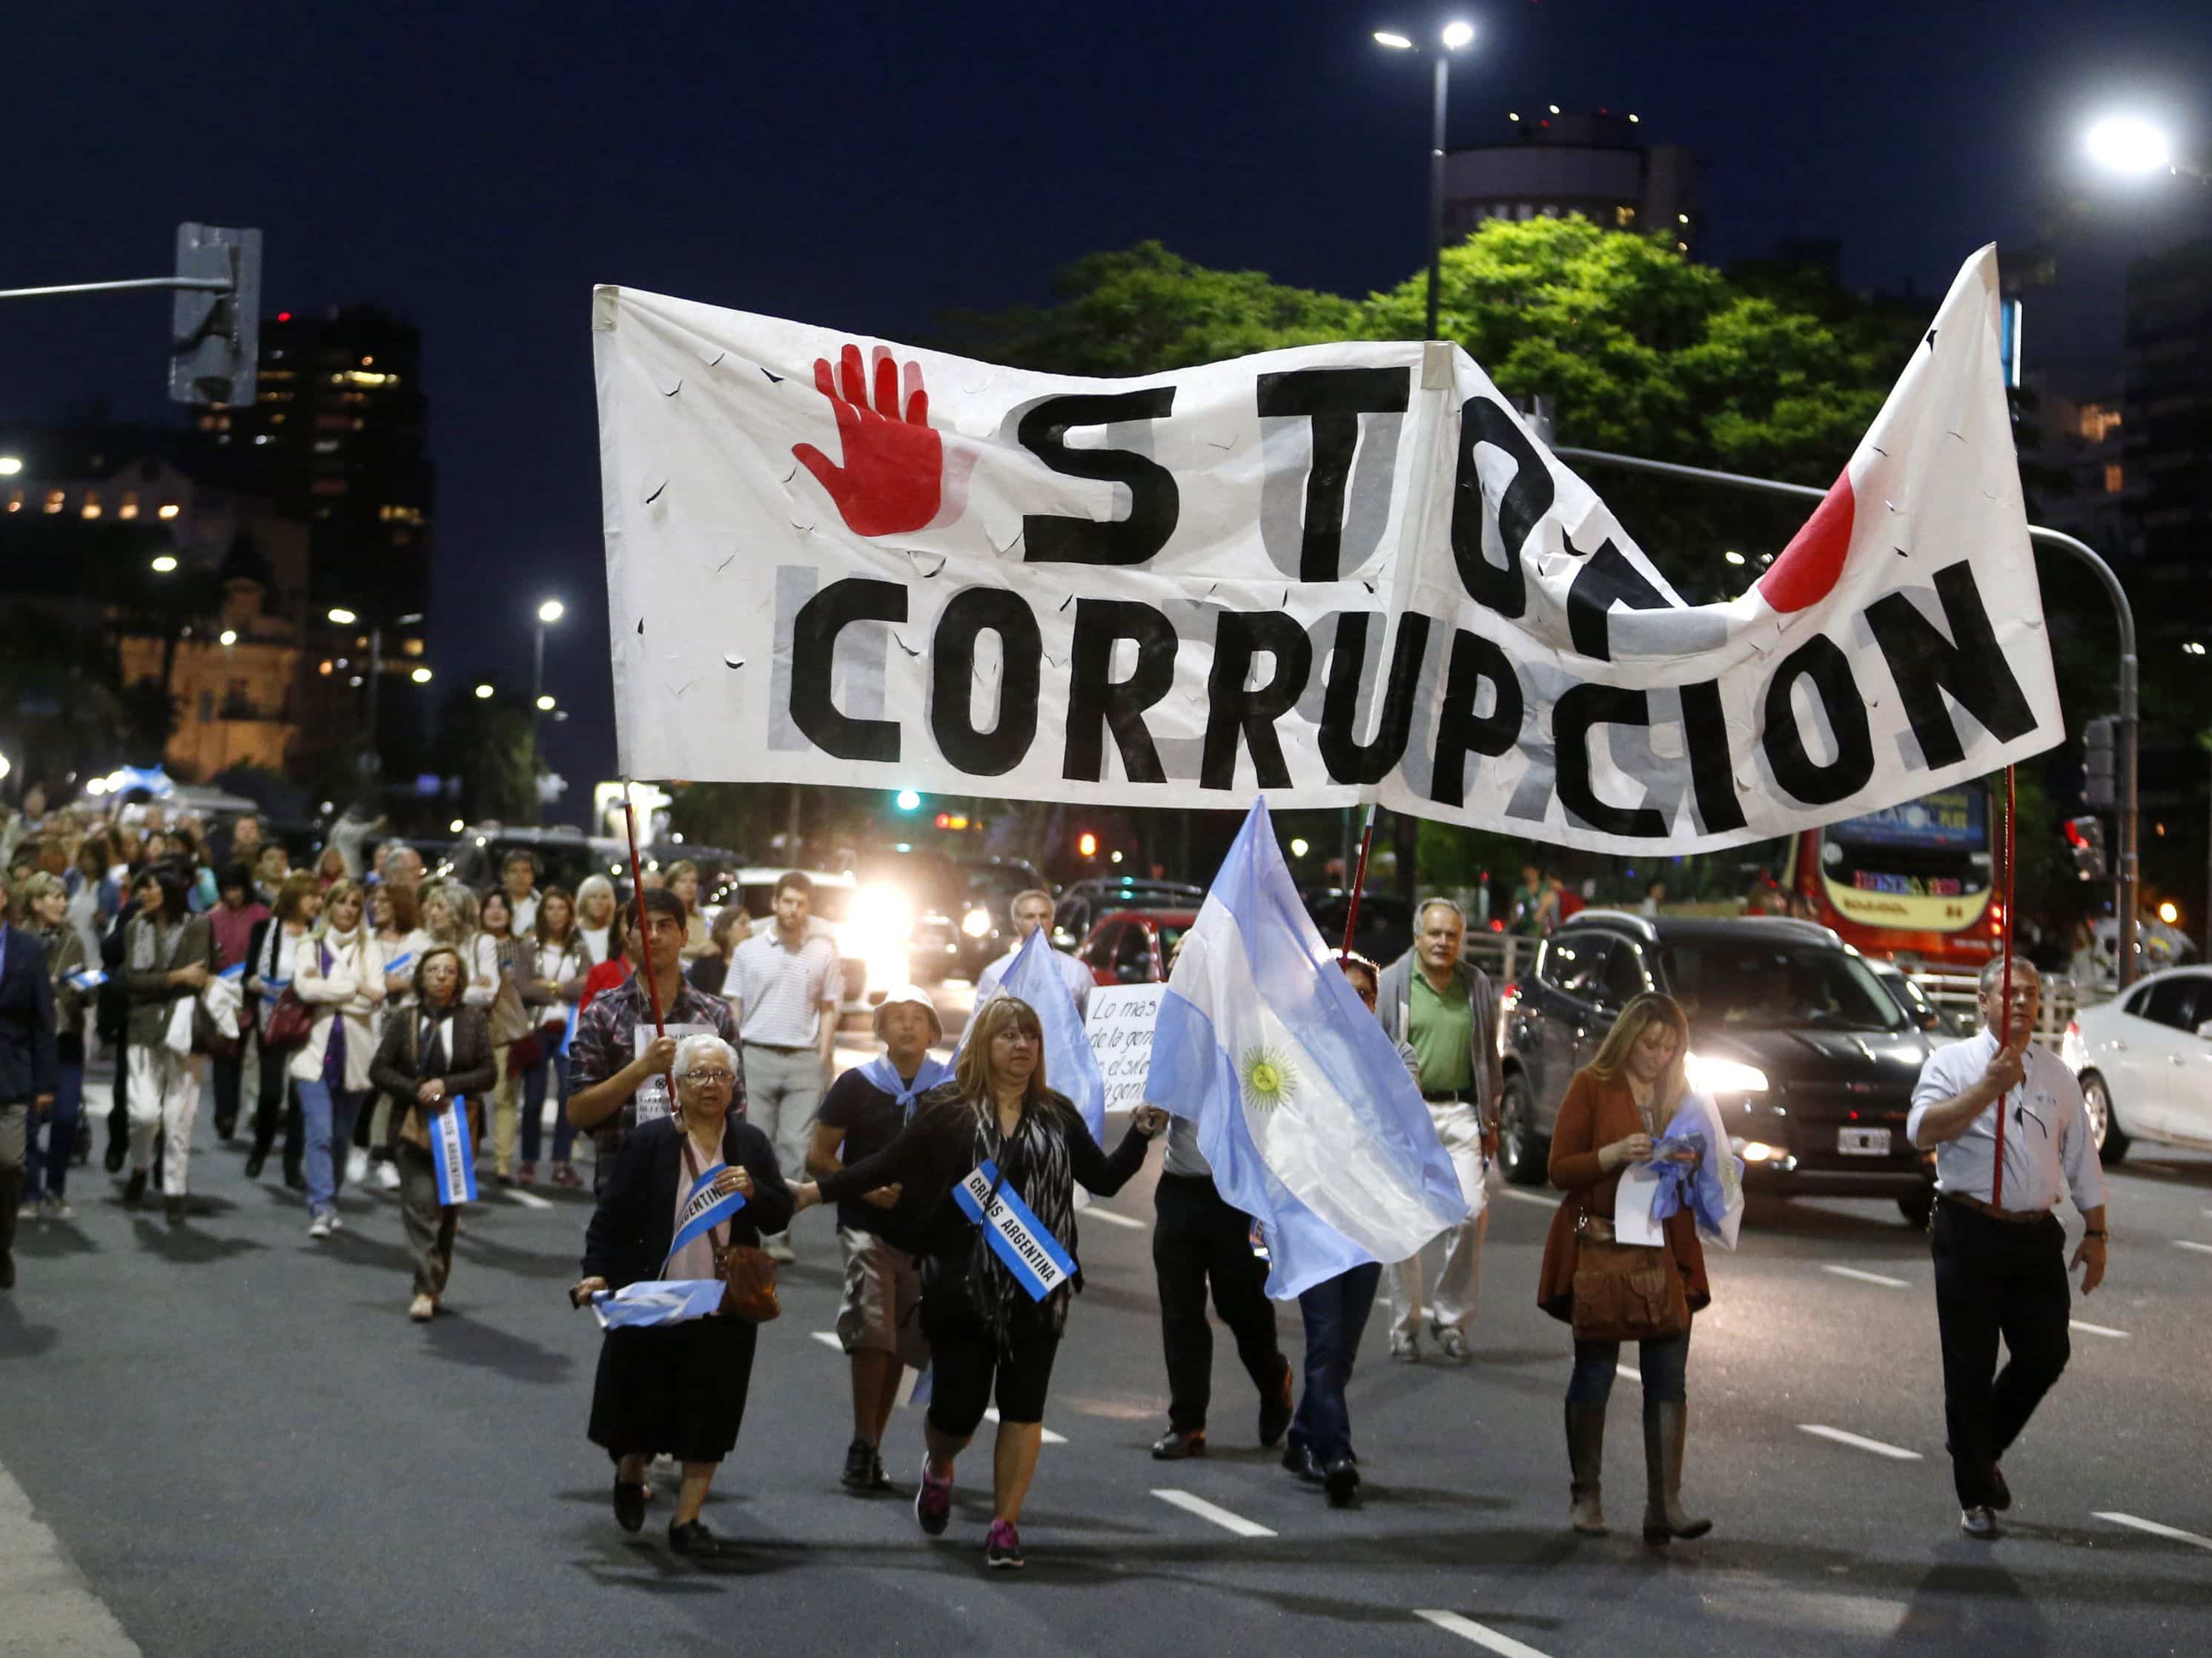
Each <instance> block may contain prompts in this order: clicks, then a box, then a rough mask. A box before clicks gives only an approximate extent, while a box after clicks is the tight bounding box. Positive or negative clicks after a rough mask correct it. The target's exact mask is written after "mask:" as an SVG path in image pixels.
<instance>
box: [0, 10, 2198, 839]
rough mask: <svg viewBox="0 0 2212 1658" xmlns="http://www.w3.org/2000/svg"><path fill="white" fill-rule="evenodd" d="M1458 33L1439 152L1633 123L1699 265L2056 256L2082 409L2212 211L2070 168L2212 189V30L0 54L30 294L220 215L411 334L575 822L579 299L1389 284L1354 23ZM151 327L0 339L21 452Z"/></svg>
mask: <svg viewBox="0 0 2212 1658" xmlns="http://www.w3.org/2000/svg"><path fill="white" fill-rule="evenodd" d="M1455 15H1457V16H1466V17H1468V18H1469V19H1470V20H1471V21H1474V23H1475V24H1476V26H1477V27H1478V30H1479V31H1480V33H1479V37H1478V39H1477V41H1476V44H1475V46H1474V48H1473V49H1472V50H1471V51H1470V52H1468V53H1466V54H1463V55H1462V58H1460V59H1459V60H1458V61H1459V67H1458V69H1457V71H1456V72H1455V76H1454V100H1453V117H1452V124H1451V125H1452V142H1453V143H1455V144H1467V143H1481V142H1486V141H1492V140H1502V139H1503V138H1504V137H1505V136H1506V122H1505V112H1506V111H1507V110H1508V109H1510V108H1511V109H1526V108H1527V107H1528V106H1529V105H1531V104H1541V103H1546V102H1550V103H1557V104H1559V105H1560V106H1562V107H1565V108H1569V109H1574V108H1595V107H1597V106H1610V107H1612V108H1613V109H1615V110H1627V109H1633V110H1635V111H1637V112H1638V113H1639V114H1640V115H1641V116H1642V117H1643V130H1644V132H1646V133H1647V134H1649V135H1650V137H1651V138H1652V139H1653V140H1655V141H1671V142H1678V143H1688V144H1690V145H1692V147H1694V149H1696V150H1697V151H1698V153H1699V157H1700V160H1701V162H1702V164H1703V166H1704V167H1705V201H1706V209H1707V211H1706V240H1705V245H1704V246H1703V248H1702V250H1701V252H1703V253H1704V254H1705V256H1706V257H1708V258H1712V259H1714V260H1716V261H1719V262H1723V263H1725V262H1726V261H1727V260H1729V259H1730V258H1736V257H1740V256H1744V255H1754V254H1759V253H1764V252H1771V250H1772V249H1773V247H1774V246H1775V245H1776V244H1777V243H1778V242H1779V241H1781V240H1784V239H1786V238H1790V237H1796V236H1833V237H1838V238H1840V239H1841V240H1842V241H1843V244H1844V277H1845V280H1846V281H1847V282H1850V284H1852V285H1853V286H1861V287H1879V288H1885V289H1889V290H1893V291H1894V290H1899V289H1901V288H1903V287H1904V286H1905V283H1906V282H1911V283H1913V284H1915V285H1916V288H1917V291H1918V292H1919V293H1921V294H1923V295H1927V296H1928V298H1929V306H1930V308H1931V309H1932V308H1933V305H1934V302H1935V299H1936V296H1938V295H1940V294H1941V292H1942V288H1943V286H1944V285H1945V283H1946V282H1948V279H1949V277H1950V276H1951V274H1952V273H1953V271H1954V270H1955V269H1956V267H1957V265H1958V264H1959V262H1960V260H1961V259H1962V258H1964V257H1965V256H1966V254H1968V253H1969V252H1972V250H1973V248H1974V247H1975V246H1978V244H1980V243H1982V242H1984V241H1987V240H1991V239H1996V240H1998V241H2000V242H2019V241H2026V240H2034V239H2035V238H2037V237H2039V236H2045V235H2048V236H2050V238H2051V240H2052V242H2053V245H2054V246H2056V247H2057V251H2058V252H2059V255H2060V260H2061V265H2060V269H2061V274H2062V282H2063V292H2062V293H2061V294H2059V295H2057V296H2053V297H2051V298H2050V299H2046V300H2043V301H2035V302H2033V303H2032V306H2031V309H2030V312H2029V319H2028V324H2027V347H2028V351H2029V354H2030V358H2031V362H2032V363H2033V362H2036V361H2041V362H2043V363H2044V364H2045V365H2046V366H2050V367H2054V368H2056V367H2061V366H2063V367H2064V368H2066V369H2067V370H2068V371H2069V380H2067V382H2066V383H2067V385H2068V386H2070V387H2072V388H2074V389H2078V390H2084V391H2087V390H2094V389H2096V387H2097V386H2098V384H2099V383H2100V382H2103V383H2106V384H2109V385H2112V386H2117V380H2118V293H2119V286H2118V273H2119V271H2120V270H2122V268H2123V267H2124V262H2125V260H2126V259H2127V258H2129V257H2131V256H2133V255H2135V254H2136V253H2140V252H2148V251H2151V250H2153V249H2154V248H2156V247H2158V246H2161V245H2163V244H2164V243H2166V242H2168V241H2170V240H2174V239H2175V238H2176V237H2177V236H2178V235H2179V234H2182V233H2183V232H2185V231H2186V230H2188V229H2190V228H2192V227H2193V228H2197V229H2199V230H2201V229H2202V228H2204V227H2205V226H2206V225H2207V224H2212V191H2208V190H2206V189H2205V188H2204V187H2203V186H2198V185H2190V184H2189V183H2188V182H2187V181H2185V180H2176V179H2163V180H2160V181H2156V182H2155V183H2154V184H2151V185H2130V186H2112V185H2094V184H2093V183H2092V181H2090V180H2089V179H2087V177H2086V175H2085V172H2084V169H2083V168H2082V167H2081V166H2080V165H2079V164H2078V163H2077V161H2075V155H2076V154H2077V150H2078V134H2079V131H2080V129H2081V124H2082V121H2083V119H2084V118H2085V117H2086V116H2087V114H2088V113H2089V112H2091V111H2093V110H2100V109H2105V108H2120V107H2125V108H2127V109H2130V110H2131V111H2134V112H2142V113H2146V114H2151V115H2154V116H2158V117H2160V118H2164V119H2166V121H2167V122H2169V123H2170V125H2171V126H2172V130H2173V131H2175V133H2176V135H2177V137H2178V138H2179V141H2180V143H2181V146H2182V148H2183V149H2185V151H2186V152H2187V153H2190V154H2193V155H2197V156H2200V157H2203V156H2207V155H2212V6H2208V5H2206V4H2204V3H2203V0H2165V3H2148V0H2147V3H2104V4H2100V5H2084V4H2082V3H2080V0H2063V3H2062V0H2024V3H2014V4H2009V5H2003V6H1999V5H1992V4H1971V3H1960V0H1934V3H1932V4H1930V3H1922V4H1916V5H1911V6H1905V5H1882V4H1859V5H1855V6H1820V7H1795V6H1784V5H1778V4H1771V3H1770V4H1757V3H1752V0H1726V3H1705V4H1696V3H1680V4H1671V5H1653V4H1651V3H1650V0H1633V3H1632V0H1541V3H1530V0H1510V3H1509V0H1485V3H1476V4H1470V5H1468V6H1466V7H1463V8H1456V9H1449V8H1442V7H1437V6H1434V5H1432V4H1431V3H1428V0H1420V3H1416V4H1411V5H1396V4H1393V3H1387V0H1376V3H1374V4H1372V5H1370V4H1366V3H1360V0H1354V3H1350V4H1346V3H1328V0H1277V3H1272V4H1265V5H1254V4H1238V3H1233V0H1217V3H1214V4H1211V5H1200V6H1194V5H1190V4H1188V3H1178V4H1155V3H1141V4H1139V3H1125V4H1121V5H1083V6H1072V7H1051V6H1041V5H1037V4H1036V3H1034V0H1032V3H1027V4H1021V5H1012V4H1000V3H979V0H965V3H957V4H950V5H945V4H940V5H935V6H898V7H891V6H869V5H842V6H841V5H799V6H780V7H755V6H750V5H745V4H742V3H739V4H727V3H724V4H717V5H663V4H651V3H638V0H631V3H626V4H623V5H621V6H611V7H588V8H585V7H574V8H572V7H564V6H547V5H544V4H535V5H521V4H512V5H493V4H483V3H470V0H456V3H453V4H451V5H447V6H442V7H436V8H433V7H430V6H428V5H386V6H380V7H363V6H353V5H349V6H331V5H313V4H295V5H290V6H278V5H257V6H252V7H248V6H243V5H238V4H231V5H223V4H221V3H216V4H212V5H208V6H201V7H184V6H177V5H174V4H173V3H172V4H161V5H84V6H64V7H52V6H50V7H39V8H19V9H16V11H15V14H14V15H11V17H10V18H9V30H8V52H7V55H8V59H9V62H8V71H7V79H8V95H7V97H6V99H5V100H0V150H4V154H5V155H7V157H8V163H7V173H8V185H7V191H6V196H5V203H6V205H5V209H4V213H5V223H6V224H7V226H8V228H9V233H10V234H8V236H7V237H6V240H5V246H4V249H0V285H6V286H14V285H20V284H29V283H34V282H69V281H84V280H89V279H94V278H106V277H118V276H155V275H160V274H163V273H165V272H166V271H167V269H168V267H169V260H170V255H171V246H172V238H173V234H174V227H175V224H176V223H177V222H178V221H179V220H182V219H202V220H205V221H209V222H215V223H220V224H231V225H237V224H248V225H256V226H258V227H260V228H261V229H262V231H263V233H264V237H265V239H266V246H267V249H268V275H267V280H266V285H265V287H264V310H267V311H271V312H273V311H275V310H276V309H279V308H289V309H292V310H295V311H301V312H314V311H319V310H320V309H322V308H324V307H327V306H329V305H331V304H334V303H341V302H354V301H371V302H374V303H377V304H380V305H382V306H384V307H386V308H387V309H390V310H392V311H393V312H396V313H398V314H400V315H403V316H404V317H407V318H409V319H411V320H413V321H414V322H415V323H416V324H417V325H419V326H420V327H421V329H422V333H423V336H424V353H425V365H424V379H425V382H426V385H427V387H428V394H429V397H430V399H431V411H432V412H431V423H432V436H433V454H434V458H435V461H436V464H437V467H438V508H439V511H438V522H437V538H438V548H439V553H438V556H439V568H438V574H437V592H436V601H435V602H436V608H437V615H436V616H435V627H434V629H433V634H432V639H431V645H432V651H433V656H432V659H433V661H434V662H435V664H436V665H438V666H439V668H440V671H441V678H443V679H445V680H446V681H447V683H451V682H452V681H453V680H454V679H458V678H460V677H464V676H471V677H474V676H483V675H487V674H489V675H491V676H493V677H501V678H503V679H504V680H505V681H506V682H507V683H509V684H511V685H520V684H522V683H525V682H526V678H527V676H528V673H529V652H530V633H529V623H528V617H529V616H530V615H531V613H532V611H534V610H535V608H536V603H537V600H538V598H540V597H542V596H544V595H545V594H549V593H556V594H558V595H560V596H561V597H562V598H566V599H567V600H568V602H569V604H570V607H571V611H570V618H569V620H568V622H567V623H563V624H562V628H561V629H559V630H558V632H557V633H556V641H555V644H554V646H553V647H552V649H551V653H550V659H549V670H548V680H549V687H550V689H552V690H553V691H554V692H555V693H556V695H558V696H559V697H560V699H561V701H562V704H563V706H564V707H568V708H573V709H574V711H575V714H576V717H575V718H574V720H571V721H570V723H568V725H566V726H561V727H558V728H556V729H555V730H554V731H553V732H551V733H550V735H551V739H552V750H553V755H552V757H553V761H554V763H555V765H556V768H558V769H560V770H561V771H562V772H563V773H564V774H566V775H567V776H568V778H569V779H570V780H571V783H572V792H571V795H570V803H571V806H572V807H573V806H574V805H575V804H576V801H577V797H578V794H579V793H581V794H582V795H583V796H584V798H585V799H586V800H587V799H588V786H589V784H590V782H591V781H592V780H593V779H595V778H598V777H603V776H606V775H609V774H611V767H612V765H613V726H612V723H611V718H610V717H609V713H608V709H609V701H610V693H609V684H608V677H607V670H606V665H605V664H606V654H605V615H604V611H605V606H604V602H603V596H604V593H605V586H604V580H603V577H602V574H601V544H600V531H599V467H598V459H597V455H596V452H595V437H596V422H595V416H594V411H593V405H592V369H591V341H590V337H589V331H588V314H587V302H588V296H589V292H590V288H591V287H592V284H593V283H595V282H620V283H623V284H624V285H626V286H635V287H641V288H656V289H659V290H661V291H663V292H666V293H671V294H676V295H684V296H685V297H688V298H691V299H696V300H702V301H711V302H714V303H720V304H725V305H729V306H733V307H741V308H744V309H747V310H753V311H761V312H767V313H776V314H781V315H785V316H790V317H794V318H799V319H805V320H807V321H811V322H817V323H823V324H827V325H835V326H839V327H842V328H846V329H849V330H853V331H856V332H859V333H862V334H868V333H881V334H884V335H888V336H891V337H899V336H902V335H906V336H911V335H913V334H915V333H919V332H922V331H926V330H927V327H928V325H929V323H930V319H932V318H933V317H934V316H935V315H937V314H938V313H941V312H943V311H945V310H947V309H951V308H954V307H981V308H988V307H1000V306H1006V305H1010V304H1015V303H1019V302H1023V301H1034V300H1042V299H1044V298H1046V297H1047V296H1048V283H1049V280H1050V277H1051V275H1052V273H1053V271H1054V270H1055V269H1056V268H1057V267H1058V266H1060V264H1064V263H1065V262H1066V261H1067V260H1069V259H1070V258H1074V257H1075V256H1077V255H1079V254H1081V253H1085V252H1091V251H1093V250H1097V249H1102V248H1111V247H1119V246H1127V244H1129V243H1131V242H1133V241H1135V240H1139V239H1140V238H1143V237H1146V236H1156V237H1158V238H1160V239H1161V240H1164V241H1165V242H1166V243H1167V244H1168V245H1169V246H1170V247H1172V248H1174V249H1176V251H1177V252H1182V253H1183V254H1185V255H1187V256H1188V257H1190V258H1194V259H1198V260H1200V261H1202V262H1205V263H1207V264H1218V265H1225V266H1233V267H1250V268H1258V269H1261V270H1267V271H1269V272H1270V273H1272V274H1273V275H1274V276H1277V277H1279V278H1280V279H1282V280H1284V281H1288V282H1299V283H1303V284H1307V285H1310V286H1315V287H1322V288H1334V289H1337V290H1339V291H1342V292H1346V293H1353V294H1358V293H1364V292H1366V291H1368V290H1370V289H1371V288H1376V287H1381V286H1385V285H1388V284H1390V283H1394V282H1396V281H1398V280H1400V279H1401V278H1402V277H1403V276H1406V275H1407V273H1408V272H1410V271H1412V270H1414V269H1415V268H1416V267H1417V266H1418V265H1419V264H1420V263H1421V261H1422V259H1423V258H1424V252H1423V243H1422V237H1423V234H1424V220H1425V199H1426V196H1425V191H1426V170H1425V162H1424V152H1425V148H1426V143H1427V135H1426V128H1427V119H1428V116H1427V107H1426V77H1425V70H1424V69H1423V67H1422V65H1420V64H1418V63H1415V62H1412V61H1409V60H1408V59H1407V58H1405V57H1404V56H1402V55H1400V54H1394V53H1390V52H1384V51H1382V50H1381V49H1379V48H1376V47H1375V46H1371V45H1370V43H1369V41H1368V32H1369V31H1370V29H1372V28H1376V27H1401V28H1407V29H1408V30H1414V29H1432V28H1433V27H1434V26H1435V25H1436V24H1437V23H1439V22H1441V21H1443V19H1444V18H1445V17H1447V16H1455ZM168 304H169V301H168V298H167V295H161V296H159V297H130V298H104V299H85V300H71V301H19V302H16V303H15V304H13V305H11V306H10V307H9V308H8V310H7V311H6V313H4V324H5V325H4V326H0V418H16V419H27V420H60V419H64V418H68V417H70V416H76V415H81V414H82V413H83V412H85V411H86V410H88V409H89V408H92V407H94V406H96V405H99V404H103V403H104V404H105V405H106V407H107V409H108V410H110V411H111V412H112V414H114V415H115V416H118V417H128V418H153V419H165V418H167V417H168V416H167V415H166V414H165V413H164V412H163V411H164V409H165V407H166V405H164V404H162V403H161V388H162V385H163V379H164V375H165V373H166V366H165V356H164V352H165V344H164V342H165V340H166V326H167V310H168ZM2062 350H2063V359H2062V357H2061V355H2060V354H2061V353H2062ZM1633 527H1634V526H1633V525H1632V526H1631V528H1633ZM563 815H574V813H573V812H568V813H564V814H563Z"/></svg>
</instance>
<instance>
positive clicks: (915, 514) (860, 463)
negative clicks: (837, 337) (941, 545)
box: [791, 345, 945, 536]
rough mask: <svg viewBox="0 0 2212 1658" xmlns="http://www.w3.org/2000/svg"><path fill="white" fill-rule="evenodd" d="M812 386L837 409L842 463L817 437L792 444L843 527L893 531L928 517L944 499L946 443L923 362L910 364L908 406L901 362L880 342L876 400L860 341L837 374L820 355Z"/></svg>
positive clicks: (917, 525)
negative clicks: (933, 423) (902, 395)
mask: <svg viewBox="0 0 2212 1658" xmlns="http://www.w3.org/2000/svg"><path fill="white" fill-rule="evenodd" d="M814 389H815V390H816V391H817V392H821V394H822V395H823V397H825V398H829V408H830V410H831V412H832V413H834V414H835V415H836V417H837V436H838V440H839V441H840V443H841V444H842V447H843V450H844V465H842V466H841V465H838V464H837V463H836V462H835V461H833V460H831V459H829V456H827V455H825V454H823V452H821V451H820V450H819V449H817V448H816V447H815V446H813V445H812V444H811V443H800V444H794V445H793V446H792V451H791V452H792V454H793V456H794V457H795V458H796V459H798V461H799V465H801V466H804V467H805V469H806V470H807V471H810V472H811V473H813V474H814V479H815V482H816V483H819V484H820V485H821V486H822V487H823V489H825V490H827V491H828V492H829V499H830V500H831V501H835V502H836V506H837V512H838V515H839V516H840V517H842V519H844V520H845V527H846V528H848V529H849V530H850V531H852V532H853V533H854V535H857V536H894V535H903V534H907V533H908V532H910V531H915V530H920V529H922V528H924V527H925V526H926V525H928V524H929V523H930V522H931V521H932V520H933V519H935V518H936V517H937V515H938V511H939V507H942V506H943V504H944V499H945V443H944V440H943V439H942V438H941V437H940V436H939V434H937V433H936V432H935V431H933V430H932V429H931V428H930V424H929V393H928V392H926V391H924V390H923V389H922V385H921V365H920V364H919V363H912V362H910V363H908V364H907V366H906V403H905V407H904V410H903V412H902V410H901V407H900V403H899V366H898V363H897V361H896V359H894V358H893V357H892V355H891V354H890V352H889V351H886V350H884V349H883V348H882V347H881V346H878V347H877V348H876V353H875V399H874V405H873V406H872V407H871V406H870V403H869V397H868V392H869V387H868V377H867V374H866V372H865V370H864V368H863V367H862V364H861V361H860V347H859V346H857V345H848V346H847V347H846V348H845V349H843V350H842V352H840V353H839V354H838V363H837V373H836V376H835V378H833V377H832V375H831V373H830V368H829V359H828V358H826V357H817V358H816V359H815V360H814Z"/></svg>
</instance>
